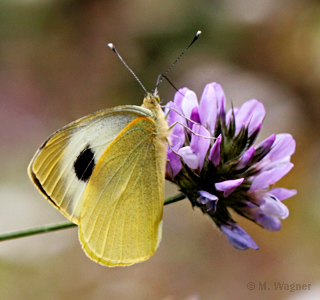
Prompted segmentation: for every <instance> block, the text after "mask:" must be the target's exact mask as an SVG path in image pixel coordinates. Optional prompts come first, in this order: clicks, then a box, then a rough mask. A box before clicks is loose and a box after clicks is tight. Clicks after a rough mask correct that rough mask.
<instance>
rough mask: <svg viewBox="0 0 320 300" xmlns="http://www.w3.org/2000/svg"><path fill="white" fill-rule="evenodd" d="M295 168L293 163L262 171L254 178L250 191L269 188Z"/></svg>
mask: <svg viewBox="0 0 320 300" xmlns="http://www.w3.org/2000/svg"><path fill="white" fill-rule="evenodd" d="M292 168H293V164H292V163H288V164H287V165H285V166H280V167H277V168H273V169H271V170H267V171H262V172H261V173H259V174H258V175H257V176H254V178H253V179H252V184H251V187H250V191H252V190H267V189H269V188H270V186H271V185H273V184H275V183H276V182H277V181H278V180H280V179H281V178H282V177H283V176H284V175H286V174H287V173H288V172H289V171H290V170H291V169H292Z"/></svg>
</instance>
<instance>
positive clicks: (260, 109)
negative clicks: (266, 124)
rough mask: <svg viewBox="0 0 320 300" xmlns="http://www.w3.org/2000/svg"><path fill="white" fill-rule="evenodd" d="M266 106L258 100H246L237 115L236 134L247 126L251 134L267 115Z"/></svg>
mask: <svg viewBox="0 0 320 300" xmlns="http://www.w3.org/2000/svg"><path fill="white" fill-rule="evenodd" d="M265 114H266V111H265V109H264V106H263V104H262V103H261V102H259V101H258V100H255V99H253V100H249V101H247V102H245V103H244V104H243V105H242V106H241V107H240V109H239V111H238V113H237V115H236V117H235V118H236V134H237V133H239V131H240V130H241V128H243V127H247V126H248V129H249V135H250V134H251V133H252V132H253V131H254V130H255V129H256V128H257V127H258V125H260V124H261V123H262V121H263V119H264V117H265Z"/></svg>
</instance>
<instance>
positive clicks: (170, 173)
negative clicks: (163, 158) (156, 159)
mask: <svg viewBox="0 0 320 300" xmlns="http://www.w3.org/2000/svg"><path fill="white" fill-rule="evenodd" d="M170 139H171V148H170V147H169V146H168V149H167V165H166V178H169V179H173V178H174V177H175V176H177V174H178V173H179V172H180V170H181V168H182V163H181V159H180V156H178V155H177V154H176V153H175V152H178V151H179V149H180V147H181V146H182V144H181V140H180V139H179V137H177V136H176V135H174V134H173V135H171V136H170Z"/></svg>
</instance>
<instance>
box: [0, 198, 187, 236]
mask: <svg viewBox="0 0 320 300" xmlns="http://www.w3.org/2000/svg"><path fill="white" fill-rule="evenodd" d="M185 197H186V196H185V195H184V194H182V193H180V194H177V195H175V196H172V197H169V198H167V199H166V200H165V201H164V205H167V204H171V203H174V202H177V201H180V200H182V199H184V198H185ZM75 226H77V224H74V223H72V222H70V221H65V222H61V223H57V224H48V225H43V226H39V227H33V228H28V229H24V230H18V231H12V232H7V233H3V234H0V241H6V240H12V239H17V238H20V237H24V236H30V235H36V234H39V233H45V232H50V231H55V230H60V229H65V228H70V227H75Z"/></svg>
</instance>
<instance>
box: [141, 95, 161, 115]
mask: <svg viewBox="0 0 320 300" xmlns="http://www.w3.org/2000/svg"><path fill="white" fill-rule="evenodd" d="M160 101H161V100H160V97H159V95H158V92H157V91H155V92H154V93H148V94H147V96H146V97H145V98H144V99H143V104H142V106H143V107H146V108H148V109H150V110H151V111H155V110H157V109H158V108H159V106H160Z"/></svg>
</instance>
